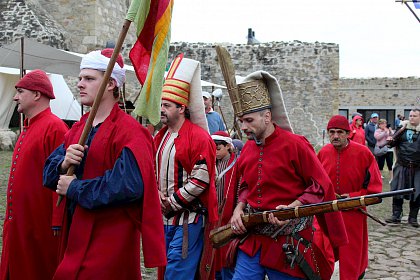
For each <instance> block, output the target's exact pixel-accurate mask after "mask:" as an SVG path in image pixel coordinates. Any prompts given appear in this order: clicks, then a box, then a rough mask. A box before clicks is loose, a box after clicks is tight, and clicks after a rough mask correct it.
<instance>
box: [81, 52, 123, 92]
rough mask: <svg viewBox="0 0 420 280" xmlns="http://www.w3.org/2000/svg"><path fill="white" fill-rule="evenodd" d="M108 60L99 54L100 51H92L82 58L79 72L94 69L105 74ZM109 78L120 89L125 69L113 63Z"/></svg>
mask: <svg viewBox="0 0 420 280" xmlns="http://www.w3.org/2000/svg"><path fill="white" fill-rule="evenodd" d="M110 60H111V59H110V58H108V57H106V56H104V55H103V54H101V51H93V52H90V53H88V54H87V55H85V56H84V57H83V58H82V62H81V63H80V70H82V69H95V70H98V71H102V72H105V71H106V68H107V67H108V64H109V61H110ZM111 77H112V78H113V79H114V80H115V81H116V82H117V86H118V87H121V86H122V85H123V84H124V82H125V69H124V68H121V67H120V65H119V64H118V63H115V65H114V69H112V73H111Z"/></svg>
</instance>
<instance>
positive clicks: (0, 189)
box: [0, 151, 13, 251]
mask: <svg viewBox="0 0 420 280" xmlns="http://www.w3.org/2000/svg"><path fill="white" fill-rule="evenodd" d="M12 155H13V152H12V151H0V235H1V236H0V237H2V236H3V221H4V213H5V211H6V191H7V182H8V180H9V172H10V164H11V159H12ZM2 242H3V238H0V249H1V246H2V245H3V244H2ZM0 251H1V250H0Z"/></svg>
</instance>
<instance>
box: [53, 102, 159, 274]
mask: <svg viewBox="0 0 420 280" xmlns="http://www.w3.org/2000/svg"><path fill="white" fill-rule="evenodd" d="M87 117H88V114H85V115H84V116H83V117H82V118H81V120H80V122H78V123H76V124H74V126H73V127H72V129H71V130H70V131H69V133H68V134H67V135H66V139H65V146H66V147H68V146H69V145H70V144H73V143H77V142H78V140H79V138H80V135H81V133H82V131H83V127H84V125H85V123H86V120H87ZM152 141H153V140H152V137H151V135H150V133H149V132H148V131H147V130H146V129H145V128H144V127H142V126H141V125H140V124H139V123H138V122H136V121H135V119H133V118H132V117H131V116H129V115H127V114H126V113H124V112H123V111H122V110H121V109H119V108H118V105H117V104H116V105H115V106H114V108H113V109H112V111H111V114H110V115H109V116H108V118H107V119H106V120H105V121H104V122H103V123H102V125H101V126H100V128H99V130H98V132H97V133H96V134H95V137H94V138H93V141H92V143H91V145H90V147H89V151H88V154H87V158H86V162H85V167H84V173H83V179H90V178H95V177H98V176H103V174H104V173H105V171H106V170H109V169H112V168H113V166H114V163H115V161H116V160H117V159H118V157H119V155H120V154H121V151H122V149H123V148H128V149H130V151H131V152H132V153H133V155H134V156H135V158H136V160H137V164H138V166H139V169H140V172H141V175H142V179H143V183H144V193H143V201H144V202H146V201H147V203H131V204H125V205H121V206H114V207H102V208H99V209H96V210H87V209H84V208H82V207H80V206H79V205H77V206H76V209H75V212H74V215H73V217H72V223H71V226H70V231H69V234H68V243H67V248H66V251H65V254H64V258H63V260H62V262H61V263H60V265H59V267H58V269H57V272H56V274H55V275H54V279H65V280H70V279H78V280H83V279H86V280H87V279H102V280H106V279H109V280H114V279H127V280H131V279H141V271H140V236H141V239H142V244H143V256H144V263H145V266H146V267H157V266H164V265H166V254H165V246H164V244H162V240H164V235H163V224H162V219H160V213H161V212H160V202H159V197H158V192H157V185H156V180H155V175H154V168H153V167H154V161H153V158H154V152H155V151H154V146H153V142H152Z"/></svg>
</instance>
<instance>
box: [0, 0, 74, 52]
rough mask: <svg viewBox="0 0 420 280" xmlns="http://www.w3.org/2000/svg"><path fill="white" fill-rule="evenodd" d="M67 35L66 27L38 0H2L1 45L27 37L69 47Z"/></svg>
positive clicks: (64, 47) (0, 18)
mask: <svg viewBox="0 0 420 280" xmlns="http://www.w3.org/2000/svg"><path fill="white" fill-rule="evenodd" d="M67 35H68V34H67V32H66V31H65V29H64V28H63V27H62V26H61V25H60V24H58V23H57V21H56V20H55V19H54V17H52V16H51V15H50V14H49V12H47V11H46V10H45V9H43V8H42V6H41V5H40V3H39V2H38V0H26V1H25V0H2V1H0V46H1V45H4V44H11V43H13V42H15V41H16V40H19V39H20V38H21V37H27V38H32V39H34V40H37V41H39V42H43V43H45V44H47V45H50V46H53V47H56V48H62V49H67V48H68V36H67Z"/></svg>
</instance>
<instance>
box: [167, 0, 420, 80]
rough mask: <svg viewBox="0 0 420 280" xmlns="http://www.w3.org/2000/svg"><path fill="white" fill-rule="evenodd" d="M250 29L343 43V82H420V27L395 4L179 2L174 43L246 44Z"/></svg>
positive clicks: (276, 37)
mask: <svg viewBox="0 0 420 280" xmlns="http://www.w3.org/2000/svg"><path fill="white" fill-rule="evenodd" d="M410 5H412V4H411V3H410ZM413 10H414V8H413ZM415 11H416V12H417V15H418V16H419V17H420V10H415ZM248 28H252V29H253V30H254V31H255V37H256V38H257V39H258V40H259V41H260V42H271V41H278V42H280V41H284V42H290V41H294V40H299V41H303V42H316V41H318V42H325V43H336V44H338V45H339V48H340V77H343V78H359V77H408V76H416V77H420V23H419V22H418V21H417V19H416V18H415V17H414V16H413V15H412V14H411V12H410V11H409V9H408V8H407V7H405V6H404V5H402V4H401V3H395V0H347V1H342V0H176V1H175V4H174V11H173V17H172V38H171V41H172V42H180V41H183V42H208V43H217V42H230V43H244V44H245V43H246V42H247V31H248Z"/></svg>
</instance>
